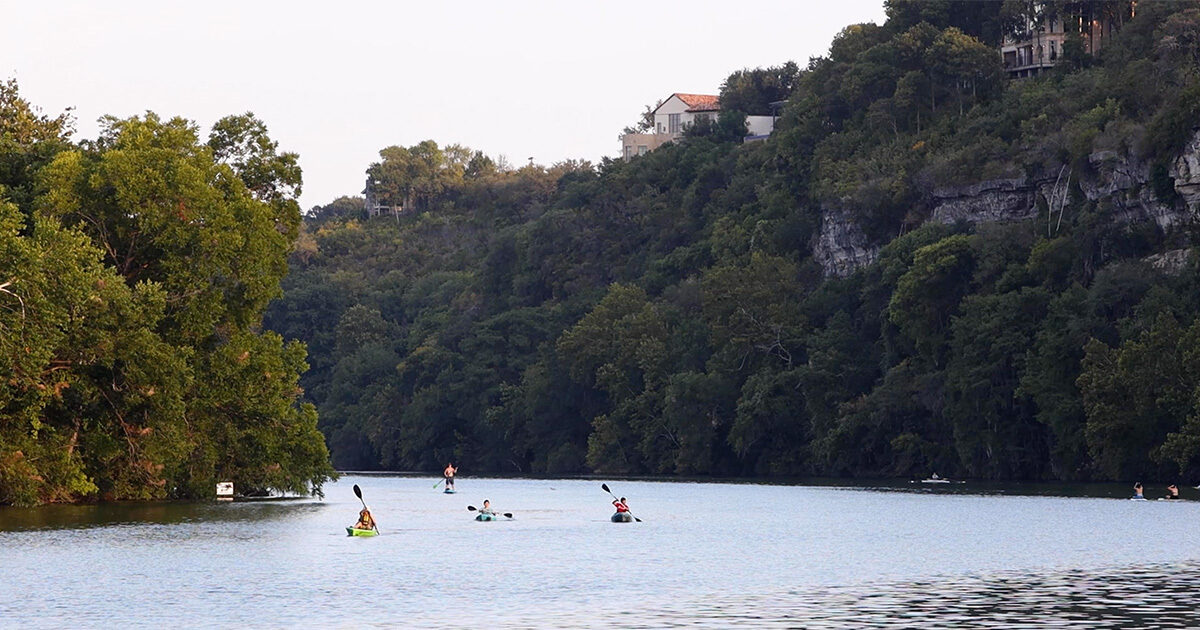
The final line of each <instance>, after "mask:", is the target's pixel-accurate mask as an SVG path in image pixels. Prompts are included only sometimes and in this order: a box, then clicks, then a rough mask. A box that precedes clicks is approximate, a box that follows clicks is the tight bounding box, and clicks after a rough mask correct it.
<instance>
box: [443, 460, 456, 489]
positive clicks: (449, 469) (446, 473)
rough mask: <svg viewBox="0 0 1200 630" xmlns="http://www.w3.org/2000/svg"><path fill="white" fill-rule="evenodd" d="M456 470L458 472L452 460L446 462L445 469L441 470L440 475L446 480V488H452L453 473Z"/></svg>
mask: <svg viewBox="0 0 1200 630" xmlns="http://www.w3.org/2000/svg"><path fill="white" fill-rule="evenodd" d="M456 472H458V469H457V468H455V467H454V463H453V462H451V463H448V464H446V470H443V471H442V477H444V478H445V480H446V489H447V490H453V489H454V473H456Z"/></svg>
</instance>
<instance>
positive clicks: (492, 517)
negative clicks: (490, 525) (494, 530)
mask: <svg viewBox="0 0 1200 630" xmlns="http://www.w3.org/2000/svg"><path fill="white" fill-rule="evenodd" d="M475 520H477V521H494V520H496V515H495V514H484V513H483V512H480V513H479V514H478V515H477V516H476V517H475Z"/></svg>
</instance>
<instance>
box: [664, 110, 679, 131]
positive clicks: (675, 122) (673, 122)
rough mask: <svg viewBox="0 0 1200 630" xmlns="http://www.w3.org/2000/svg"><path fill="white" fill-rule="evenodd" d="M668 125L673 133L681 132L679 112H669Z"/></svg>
mask: <svg viewBox="0 0 1200 630" xmlns="http://www.w3.org/2000/svg"><path fill="white" fill-rule="evenodd" d="M667 125H668V129H669V130H670V132H671V133H679V132H680V130H681V129H680V124H679V114H667Z"/></svg>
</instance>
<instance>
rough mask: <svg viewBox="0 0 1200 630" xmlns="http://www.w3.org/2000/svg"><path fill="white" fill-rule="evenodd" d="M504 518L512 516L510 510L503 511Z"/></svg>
mask: <svg viewBox="0 0 1200 630" xmlns="http://www.w3.org/2000/svg"><path fill="white" fill-rule="evenodd" d="M504 518H512V512H505V513H504Z"/></svg>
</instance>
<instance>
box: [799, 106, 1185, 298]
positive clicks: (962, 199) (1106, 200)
mask: <svg viewBox="0 0 1200 630" xmlns="http://www.w3.org/2000/svg"><path fill="white" fill-rule="evenodd" d="M1088 166H1089V168H1088V169H1087V170H1088V172H1087V173H1077V172H1074V171H1072V170H1071V169H1069V168H1061V169H1055V170H1053V172H1046V173H1041V174H1039V175H1037V176H1032V177H1018V178H1012V179H993V180H986V181H981V182H977V183H975V184H971V185H965V186H946V187H941V188H935V189H934V190H933V191H932V192H930V193H929V194H928V196H927V199H926V203H927V204H928V205H927V208H928V211H929V212H928V217H929V219H928V221H936V222H938V223H945V224H953V223H959V222H966V223H969V224H972V225H979V224H983V223H1006V222H1016V221H1028V220H1031V219H1035V218H1037V217H1038V216H1039V214H1040V215H1042V216H1043V217H1045V216H1046V215H1045V213H1046V209H1047V208H1049V209H1050V217H1049V218H1050V219H1051V220H1053V221H1054V222H1055V225H1054V226H1053V227H1052V226H1050V225H1047V226H1046V229H1047V231H1049V232H1054V231H1055V230H1056V229H1057V227H1058V223H1060V222H1061V218H1059V217H1058V215H1059V214H1066V213H1069V212H1071V206H1072V203H1071V200H1070V199H1068V198H1067V195H1068V193H1069V190H1078V191H1080V192H1082V193H1083V196H1084V197H1086V198H1087V200H1088V201H1091V202H1095V203H1097V204H1098V205H1100V206H1101V207H1103V208H1105V209H1106V210H1107V211H1108V212H1109V213H1110V214H1109V216H1110V217H1111V220H1112V221H1113V222H1115V223H1117V224H1121V225H1130V224H1138V223H1147V222H1152V223H1154V224H1155V225H1157V226H1158V228H1159V229H1162V230H1169V229H1172V228H1174V227H1177V226H1180V225H1186V224H1189V223H1193V222H1195V221H1196V220H1197V218H1198V217H1200V128H1198V129H1197V130H1196V131H1195V132H1194V133H1193V136H1192V138H1191V140H1190V141H1189V142H1188V144H1187V145H1186V147H1185V148H1184V150H1183V152H1182V153H1181V154H1180V156H1179V157H1178V158H1176V159H1175V160H1174V161H1173V162H1172V163H1171V165H1170V168H1169V175H1170V177H1171V179H1172V180H1173V181H1174V186H1175V191H1176V192H1177V193H1178V194H1179V197H1180V199H1181V201H1180V202H1179V203H1163V202H1162V201H1160V200H1159V199H1158V197H1157V196H1156V195H1155V194H1154V191H1153V187H1152V186H1151V184H1150V181H1151V165H1150V163H1149V162H1147V161H1145V160H1142V159H1140V158H1138V157H1136V156H1133V155H1130V154H1129V153H1127V152H1118V151H1097V152H1095V153H1093V154H1092V155H1090V156H1088ZM1068 181H1069V182H1070V185H1068ZM1039 202H1040V203H1039ZM1056 213H1057V214H1056ZM1068 218H1069V217H1068ZM880 246H881V244H880V243H873V242H871V239H869V238H867V236H866V234H865V233H864V232H863V230H862V229H861V228H860V227H859V226H858V225H857V224H856V223H855V221H854V215H853V213H852V212H850V211H849V210H847V209H846V208H845V207H843V206H840V205H839V206H836V207H826V208H825V209H824V211H823V212H822V215H821V227H820V231H819V233H818V234H817V237H816V239H815V242H814V244H813V256H814V257H815V258H816V260H817V261H818V262H820V264H821V267H822V268H823V270H824V272H825V275H827V276H846V275H849V274H851V273H853V272H854V271H855V270H857V269H860V268H862V267H865V266H867V265H869V264H871V263H872V262H874V261H875V259H876V258H877V257H878V255H879V248H880ZM1180 251H1183V253H1182V254H1180V253H1178V251H1177V252H1166V253H1164V254H1162V256H1164V257H1166V258H1163V259H1162V260H1161V261H1157V262H1156V261H1151V264H1160V265H1164V267H1162V268H1164V269H1173V268H1176V267H1178V266H1179V265H1182V264H1184V263H1186V261H1187V260H1188V259H1187V251H1186V250H1180ZM1168 255H1169V256H1168ZM1152 258H1153V257H1152ZM1180 261H1182V262H1180Z"/></svg>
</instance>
